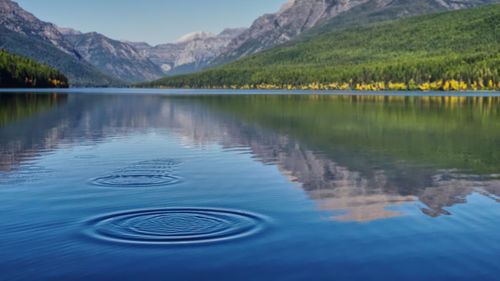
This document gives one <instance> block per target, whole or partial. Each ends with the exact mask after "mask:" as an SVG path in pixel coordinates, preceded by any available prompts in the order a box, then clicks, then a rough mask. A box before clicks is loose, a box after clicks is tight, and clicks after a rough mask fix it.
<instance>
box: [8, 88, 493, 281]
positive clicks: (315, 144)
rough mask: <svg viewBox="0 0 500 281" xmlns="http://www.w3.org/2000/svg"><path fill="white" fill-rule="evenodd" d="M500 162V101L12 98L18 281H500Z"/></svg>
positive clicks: (12, 248)
mask: <svg viewBox="0 0 500 281" xmlns="http://www.w3.org/2000/svg"><path fill="white" fill-rule="evenodd" d="M365 94H366V93H365ZM499 148H500V97H498V95H497V94H495V93H489V94H483V95H482V96H476V95H474V94H468V95H466V96H461V95H459V96H441V94H440V93H428V94H425V96H419V94H411V93H399V94H390V93H389V94H387V95H373V94H372V95H358V94H357V93H356V92H348V93H345V94H341V93H340V94H339V93H334V94H332V93H322V94H318V93H314V92H293V91H292V92H258V91H197V90H139V89H137V90H134V89H127V90H113V89H107V90H102V89H97V90H96V89H93V90H67V91H56V92H54V91H50V90H45V91H39V92H36V93H32V92H30V91H20V92H16V93H10V92H8V91H4V92H1V93H0V156H1V157H0V238H1V243H0V280H69V279H72V280H97V279H113V280H131V279H139V280H148V279H151V280H287V281H289V280H454V281H455V280H498V278H499V276H500V223H499V222H500V204H499V202H500V149H499Z"/></svg>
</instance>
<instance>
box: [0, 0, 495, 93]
mask: <svg viewBox="0 0 500 281" xmlns="http://www.w3.org/2000/svg"><path fill="white" fill-rule="evenodd" d="M499 1H500V0H291V1H289V2H287V3H285V4H284V5H283V7H282V8H281V9H280V11H278V12H277V13H274V14H266V15H263V16H262V17H260V18H258V19H257V20H256V21H255V22H254V23H253V24H252V25H251V26H250V27H249V28H235V29H226V30H224V31H223V32H221V33H220V34H213V33H207V32H194V33H190V34H187V35H186V36H183V37H182V38H180V39H179V40H177V41H176V42H173V43H168V44H160V45H157V46H151V45H149V44H147V43H141V42H129V41H120V40H114V39H110V38H108V37H106V36H104V35H102V34H99V33H95V32H92V33H81V32H79V31H77V30H74V29H71V28H60V27H57V26H56V25H54V24H52V23H47V22H43V21H41V20H39V19H37V18H36V17H35V16H34V15H32V14H31V13H29V12H27V11H25V10H23V9H22V8H21V7H19V5H18V4H17V3H15V2H13V1H11V0H0V48H2V49H5V50H6V51H9V52H12V53H15V54H17V55H21V56H25V57H28V58H31V59H34V60H36V61H38V62H40V63H44V64H47V65H49V66H51V67H53V68H55V69H57V70H59V71H61V72H62V73H64V74H65V75H66V76H67V77H68V78H69V81H70V83H71V85H72V86H93V87H95V86H126V85H129V84H131V83H137V82H144V81H150V80H155V79H158V78H161V77H165V76H173V75H178V74H188V73H192V72H198V71H201V70H205V69H210V68H214V67H217V66H219V65H222V64H226V63H228V62H232V61H235V60H237V59H240V58H242V57H245V56H248V55H252V54H255V53H258V52H261V51H264V50H268V49H271V48H274V47H276V46H281V45H282V44H284V45H283V46H293V45H296V44H299V43H300V42H304V41H307V40H310V39H311V38H314V37H316V36H319V35H321V34H325V33H328V32H332V31H335V30H340V29H342V28H350V27H353V26H359V25H364V24H368V23H372V22H380V21H386V20H394V19H399V18H405V17H409V16H413V15H419V14H427V13H433V12H439V11H447V10H456V9H462V8H470V7H474V6H479V5H483V4H489V3H494V2H499Z"/></svg>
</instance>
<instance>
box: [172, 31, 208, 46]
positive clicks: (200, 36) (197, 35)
mask: <svg viewBox="0 0 500 281" xmlns="http://www.w3.org/2000/svg"><path fill="white" fill-rule="evenodd" d="M216 36H217V35H216V34H214V33H211V32H205V31H196V32H192V33H188V34H186V35H184V36H182V37H181V38H179V39H177V40H176V41H175V42H174V43H175V44H180V43H187V42H189V41H194V40H206V39H208V38H214V37H216Z"/></svg>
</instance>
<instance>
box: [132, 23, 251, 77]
mask: <svg viewBox="0 0 500 281" xmlns="http://www.w3.org/2000/svg"><path fill="white" fill-rule="evenodd" d="M245 30H246V29H245V28H234V29H225V30H224V31H222V32H221V33H220V34H217V35H216V34H213V33H208V32H194V33H190V34H187V35H185V36H183V37H182V38H180V39H179V40H177V41H176V42H174V43H170V44H160V45H157V46H154V47H153V46H150V45H148V44H147V43H142V42H141V43H134V42H128V43H129V44H131V45H132V46H133V47H134V48H136V49H137V50H138V51H139V53H140V54H141V55H143V56H145V57H147V58H149V59H150V60H151V61H153V62H154V63H155V64H157V65H159V66H160V67H161V68H162V69H163V71H164V72H166V73H167V75H175V74H183V73H191V72H196V71H198V70H200V69H202V68H203V67H205V66H206V65H207V64H208V63H210V62H211V61H212V60H213V59H214V58H215V57H217V56H218V55H220V54H221V52H222V49H223V48H225V47H226V46H227V44H229V42H230V41H231V40H232V39H233V38H235V37H237V36H238V35H240V34H241V33H242V32H244V31H245Z"/></svg>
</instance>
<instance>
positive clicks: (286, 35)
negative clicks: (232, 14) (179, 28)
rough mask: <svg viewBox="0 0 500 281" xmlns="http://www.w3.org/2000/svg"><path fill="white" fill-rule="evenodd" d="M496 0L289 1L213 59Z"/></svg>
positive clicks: (218, 60) (227, 59)
mask: <svg viewBox="0 0 500 281" xmlns="http://www.w3.org/2000/svg"><path fill="white" fill-rule="evenodd" d="M494 2H498V1H497V0H290V1H289V2H288V3H286V4H285V5H283V7H282V8H281V10H280V11H279V12H277V13H275V14H267V15H264V16H262V17H260V18H258V19H257V20H256V21H255V22H254V23H253V24H252V26H251V27H250V28H249V29H248V30H246V31H245V32H243V33H242V34H240V35H239V36H238V37H236V38H235V39H233V40H232V41H231V42H230V43H229V44H228V46H227V47H226V48H225V49H224V50H223V52H222V55H221V56H219V57H217V58H216V59H214V61H213V62H212V63H211V66H217V65H221V64H224V63H227V62H230V61H234V60H236V59H238V58H242V57H244V56H247V55H251V54H255V53H257V52H259V51H262V50H266V49H270V48H272V47H274V46H277V45H279V44H282V43H285V42H288V41H289V40H291V39H293V38H295V37H297V36H298V35H301V34H303V33H307V31H309V30H311V29H316V32H315V34H318V33H321V32H325V31H331V30H333V29H339V28H344V27H352V26H355V25H361V24H366V23H371V22H377V21H384V20H394V19H398V18H404V17H408V16H413V15H419V14H427V13H432V12H439V11H445V10H456V9H462V8H470V7H474V6H478V5H483V4H489V3H494Z"/></svg>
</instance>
